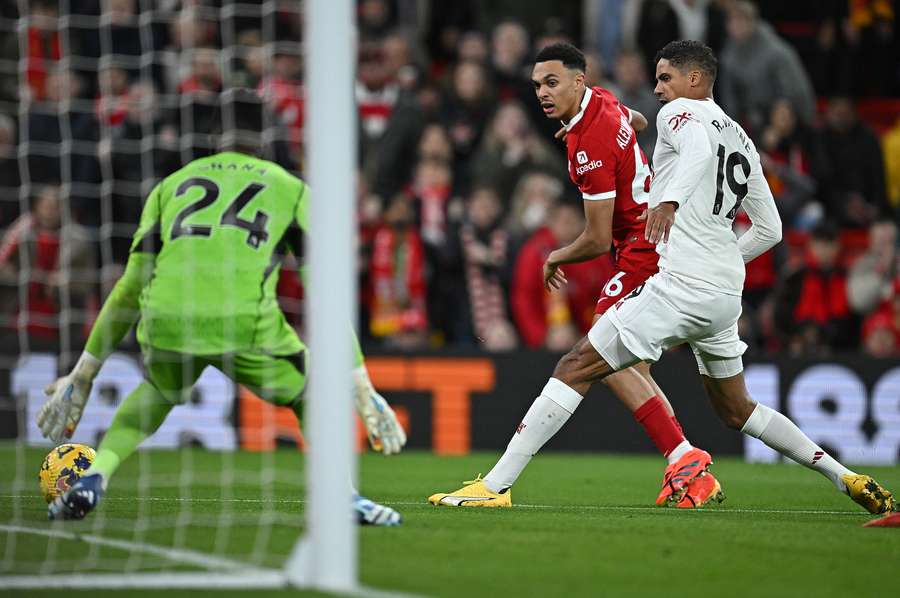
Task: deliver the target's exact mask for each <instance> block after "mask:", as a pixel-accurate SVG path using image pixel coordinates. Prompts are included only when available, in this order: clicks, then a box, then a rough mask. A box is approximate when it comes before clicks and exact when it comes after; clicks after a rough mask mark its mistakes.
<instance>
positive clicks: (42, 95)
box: [4, 0, 62, 101]
mask: <svg viewBox="0 0 900 598" xmlns="http://www.w3.org/2000/svg"><path fill="white" fill-rule="evenodd" d="M24 6H27V7H28V8H29V14H28V17H29V18H28V29H27V30H26V32H25V36H26V40H25V47H26V52H27V53H26V55H25V79H26V81H27V83H28V88H27V89H28V94H29V96H30V98H31V99H33V100H37V101H41V100H45V99H47V92H48V84H49V82H48V81H47V78H48V77H49V76H50V73H51V71H53V70H54V69H55V68H56V63H57V62H59V60H60V58H62V50H61V42H60V36H59V30H58V26H59V25H58V18H59V4H58V3H57V2H55V1H54V0H34V1H33V2H28V3H26V4H24ZM14 41H15V43H16V44H18V43H19V40H18V39H15V40H14ZM18 54H19V52H18V50H17V49H15V50H12V49H11V51H10V52H9V53H4V56H17V55H18Z"/></svg>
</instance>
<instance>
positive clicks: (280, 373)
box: [142, 346, 306, 406]
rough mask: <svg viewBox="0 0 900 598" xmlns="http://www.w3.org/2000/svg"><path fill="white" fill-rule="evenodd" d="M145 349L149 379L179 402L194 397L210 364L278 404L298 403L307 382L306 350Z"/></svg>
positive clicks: (167, 397)
mask: <svg viewBox="0 0 900 598" xmlns="http://www.w3.org/2000/svg"><path fill="white" fill-rule="evenodd" d="M142 353H143V356H144V366H145V367H146V376H147V380H148V381H149V382H150V384H152V385H153V386H154V387H155V388H156V389H157V390H158V391H159V392H160V393H161V394H162V395H163V397H165V399H166V400H167V401H170V402H172V403H175V404H179V405H180V404H182V403H186V402H187V401H188V400H190V397H191V387H193V385H194V382H196V381H197V378H199V377H200V374H201V373H203V370H204V369H206V367H207V366H210V365H211V366H213V367H214V368H216V369H218V370H219V371H221V372H222V373H223V374H225V375H226V376H228V377H229V378H231V379H232V380H234V381H235V382H237V383H238V384H243V385H244V386H246V387H247V388H248V389H250V390H251V391H253V392H254V393H255V394H256V395H257V396H259V397H260V398H262V399H264V400H266V401H268V402H270V403H274V404H275V405H286V406H292V405H294V404H295V403H296V402H297V401H299V400H300V398H301V396H302V394H303V389H304V387H305V386H306V365H305V364H306V353H305V352H300V353H297V354H294V355H285V356H275V355H264V354H259V353H236V354H229V355H187V354H184V353H174V352H172V351H164V350H161V349H155V348H153V347H149V346H144V347H143V350H142Z"/></svg>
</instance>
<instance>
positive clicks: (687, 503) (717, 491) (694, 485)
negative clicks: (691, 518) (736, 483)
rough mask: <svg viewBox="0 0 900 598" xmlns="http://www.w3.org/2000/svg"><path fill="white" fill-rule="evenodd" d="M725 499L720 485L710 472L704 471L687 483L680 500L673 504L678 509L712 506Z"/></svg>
mask: <svg viewBox="0 0 900 598" xmlns="http://www.w3.org/2000/svg"><path fill="white" fill-rule="evenodd" d="M723 500H725V493H724V492H722V485H721V484H719V480H717V479H716V478H715V476H713V474H711V473H710V472H708V471H706V472H704V473H702V474H700V475H699V476H697V477H696V478H694V479H693V480H691V483H690V484H688V487H687V490H686V491H685V492H684V496H682V498H681V500H680V501H678V504H677V505H675V506H677V507H678V508H679V509H699V508H701V507H713V506H715V505H717V504H719V503H720V502H722V501H723Z"/></svg>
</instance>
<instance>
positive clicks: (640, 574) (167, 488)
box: [0, 445, 900, 598]
mask: <svg viewBox="0 0 900 598" xmlns="http://www.w3.org/2000/svg"><path fill="white" fill-rule="evenodd" d="M43 453H44V451H42V450H31V449H29V450H28V451H27V452H26V453H25V454H24V455H22V456H20V457H19V458H18V459H17V456H16V451H15V450H14V448H13V447H11V446H9V445H7V446H4V447H2V448H0V456H2V458H3V462H4V463H17V462H18V463H19V466H20V467H22V466H24V467H30V469H31V470H29V471H27V472H26V473H27V475H28V481H29V484H28V486H27V487H26V489H25V491H24V492H22V491H21V489H18V490H17V489H16V487H15V485H14V484H13V483H12V482H11V480H10V478H7V479H5V480H3V481H2V483H0V490H2V491H0V495H2V496H0V523H5V524H9V523H10V521H13V520H15V521H16V522H17V523H18V524H20V525H22V526H26V527H30V528H37V529H63V530H66V531H73V532H77V533H83V534H94V535H96V536H101V537H104V538H124V539H127V540H135V539H139V540H141V541H143V542H146V543H152V544H159V545H168V546H171V545H172V544H173V542H178V543H179V545H180V546H182V547H185V548H189V549H193V550H196V551H200V552H207V553H209V552H213V551H214V550H218V552H219V554H222V555H223V556H226V557H229V558H232V559H235V560H241V561H248V560H254V559H256V560H258V561H259V563H260V564H262V565H270V566H277V565H278V563H279V562H281V561H282V560H283V559H284V557H285V556H286V555H287V554H288V552H289V550H290V548H291V546H292V544H293V542H294V540H296V538H297V536H298V534H299V533H300V531H301V524H302V511H303V503H302V498H303V486H302V483H303V475H302V468H303V459H302V456H301V455H300V454H299V453H297V452H295V451H290V450H279V451H276V452H275V453H268V454H248V453H228V454H222V453H210V452H206V451H203V450H185V451H145V452H143V453H141V454H140V455H139V456H137V457H135V458H132V459H131V460H130V461H128V462H127V463H126V464H125V465H124V466H123V467H122V469H121V470H120V475H118V476H117V477H116V478H114V479H113V481H112V483H111V485H110V489H109V493H108V495H107V496H108V498H107V500H105V501H104V503H103V504H102V506H101V509H100V511H99V512H98V513H97V515H98V517H94V518H92V519H88V520H87V521H84V522H66V523H65V524H62V525H60V526H53V525H51V524H50V523H48V522H47V521H46V507H45V505H44V502H43V500H42V499H41V498H40V497H39V495H38V493H37V471H38V466H39V465H40V462H41V458H42V457H43ZM496 456H497V455H496V454H487V453H480V454H473V455H471V456H468V457H463V458H441V457H436V456H433V455H431V454H428V453H416V452H410V453H405V454H402V455H399V456H396V457H390V458H385V457H381V456H379V455H365V456H363V457H362V459H361V461H360V465H361V472H362V489H363V491H364V493H365V494H367V495H369V496H370V497H372V498H373V499H376V500H381V501H384V502H386V503H388V504H391V505H394V506H396V507H397V508H398V509H400V510H401V512H402V513H403V516H404V524H403V526H402V527H400V528H395V529H368V528H367V529H362V530H361V533H360V537H361V543H360V556H361V564H360V571H361V577H362V582H363V583H364V584H366V585H368V586H374V587H377V588H383V589H390V590H396V591H402V592H411V593H415V594H419V595H427V596H446V597H454V598H456V597H459V596H489V595H490V596H651V595H665V596H687V595H691V596H696V595H706V596H729V597H733V596H791V597H796V596H817V597H825V596H841V597H846V596H860V597H862V596H898V595H900V574H898V571H900V569H898V567H900V529H864V528H862V527H860V526H861V524H862V523H863V522H865V521H866V520H867V519H869V518H870V516H869V515H868V514H866V513H864V512H863V511H862V510H861V509H860V508H858V507H857V506H856V505H855V504H854V503H852V502H851V501H850V500H849V499H848V498H847V497H845V496H843V495H841V494H839V493H837V492H836V491H835V490H834V489H833V488H832V486H831V485H830V484H829V483H828V482H827V481H826V480H825V479H824V478H822V477H821V476H819V475H817V474H815V473H814V472H811V471H809V470H806V469H804V468H801V467H799V466H795V465H748V464H746V463H744V462H742V461H741V460H739V459H724V458H723V459H719V460H718V461H717V462H716V464H715V465H714V466H713V471H714V473H715V474H716V475H717V476H718V477H719V479H720V480H721V482H722V485H723V487H724V489H725V493H726V495H727V497H728V498H727V500H726V501H725V502H724V503H723V504H722V505H721V506H719V507H716V508H714V509H708V510H704V511H682V510H675V509H659V508H655V507H652V504H653V500H654V499H655V497H656V493H657V491H658V484H659V481H660V478H661V475H662V468H663V464H662V460H661V459H659V458H656V457H652V456H623V455H574V454H561V453H544V454H541V455H539V456H538V457H536V458H535V459H534V461H532V463H531V465H530V466H529V468H528V469H527V470H526V472H525V473H524V475H523V476H522V478H521V479H520V481H519V483H518V484H517V485H516V487H515V489H514V490H513V503H514V505H515V507H514V508H513V509H450V508H435V507H432V506H430V505H428V504H427V503H426V502H425V499H426V497H427V496H428V495H429V494H431V493H433V492H437V491H449V490H453V489H455V488H457V487H459V485H460V483H461V482H462V481H463V480H464V479H471V478H472V477H474V475H475V474H477V473H479V472H486V470H488V469H489V468H490V466H491V465H492V464H493V462H494V461H495V459H496ZM142 467H143V468H144V469H143V471H148V469H147V468H149V471H151V472H152V473H151V474H149V475H147V474H145V475H143V476H140V477H139V476H138V472H139V471H142V470H141V468H142ZM861 469H862V470H864V471H866V472H867V473H871V474H872V475H874V476H876V477H877V478H878V479H879V480H880V481H881V482H882V483H883V484H885V485H886V486H888V487H889V488H892V489H894V490H898V489H900V468H897V467H880V468H878V467H868V468H861ZM229 470H233V471H235V472H237V475H238V478H237V480H236V483H235V484H234V485H233V486H231V489H230V490H228V489H223V488H227V487H226V486H223V485H222V484H221V483H220V481H219V480H220V479H221V476H222V475H223V473H222V472H223V471H229ZM266 471H269V472H271V473H273V474H274V479H273V481H272V483H271V484H268V485H266V486H263V487H264V488H269V490H268V491H264V490H261V486H260V483H259V482H260V480H261V479H265V472H266ZM185 472H194V473H198V474H200V475H199V476H198V477H191V476H190V475H186V473H185ZM140 483H143V485H144V486H145V487H144V488H143V489H141V488H139V484H140ZM17 491H18V492H22V493H21V494H15V492H17ZM16 496H18V497H19V498H16ZM140 496H143V498H139V497H140ZM226 520H227V521H230V522H231V525H230V526H227V527H226V526H223V525H222V522H223V521H226ZM142 521H143V522H144V523H145V525H144V526H143V527H142V526H141V525H140V523H141V522H142ZM179 530H180V531H179ZM261 530H266V533H261ZM0 546H3V547H4V552H3V560H2V561H0V566H2V571H0V574H7V575H8V574H22V573H50V572H66V571H81V572H99V571H122V570H123V569H124V568H125V567H130V568H131V569H132V570H136V571H154V570H160V569H162V568H169V569H173V568H174V569H178V568H179V566H175V565H173V563H172V562H171V561H166V560H164V559H161V558H159V557H156V556H152V555H143V556H141V557H140V558H139V559H138V560H131V561H129V560H128V557H129V554H128V553H127V552H123V551H122V550H119V549H115V548H107V547H97V546H94V547H91V546H90V545H87V544H85V543H83V542H80V541H77V540H65V539H63V540H59V539H57V540H48V539H47V538H45V537H41V536H35V535H31V534H15V538H14V543H11V541H10V537H9V534H8V533H6V532H0ZM48 554H49V555H51V556H52V561H54V562H55V565H54V567H55V569H51V568H50V567H49V566H48V565H47V555H48ZM180 568H181V569H193V568H194V567H190V566H188V565H186V564H182V565H181V566H180ZM70 594H71V595H74V596H82V595H83V596H89V595H91V596H93V595H96V594H98V591H95V590H92V591H90V592H88V591H84V592H81V591H78V592H67V593H66V595H70ZM99 594H100V595H113V592H99ZM187 594H188V593H187V592H186V591H183V592H182V591H166V592H151V591H141V592H134V591H128V592H120V593H119V595H129V596H132V595H134V596H151V595H152V596H166V597H167V598H173V597H174V596H180V595H187ZM216 594H223V595H225V596H231V595H235V596H237V595H242V596H250V595H253V596H254V597H259V596H268V595H270V594H279V595H287V594H288V592H287V591H285V592H275V591H254V592H249V591H247V592H216ZM291 594H292V595H298V593H297V592H291ZM21 595H23V596H29V597H30V596H40V595H44V596H54V598H58V596H59V595H60V591H59V590H48V591H44V592H40V591H30V592H22V593H21ZM303 595H312V594H303Z"/></svg>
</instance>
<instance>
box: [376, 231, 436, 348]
mask: <svg viewBox="0 0 900 598" xmlns="http://www.w3.org/2000/svg"><path fill="white" fill-rule="evenodd" d="M371 275H372V314H371V323H370V328H371V330H372V334H373V335H375V336H390V335H392V334H396V333H399V332H413V331H422V330H425V329H426V328H427V326H428V318H427V316H426V311H425V252H424V249H423V247H422V239H421V237H419V234H418V233H417V232H416V231H415V230H414V229H412V228H408V229H407V230H405V231H396V230H394V229H392V228H390V227H387V226H384V227H381V228H380V229H379V230H378V232H376V233H375V238H374V240H373V242H372V270H371Z"/></svg>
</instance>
